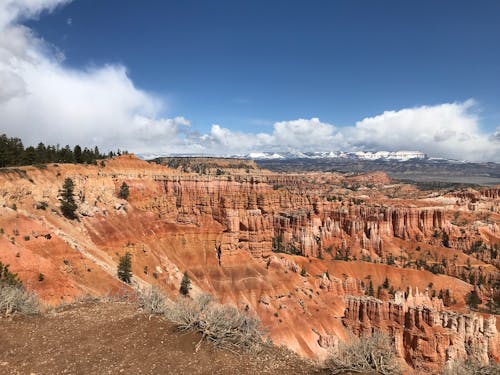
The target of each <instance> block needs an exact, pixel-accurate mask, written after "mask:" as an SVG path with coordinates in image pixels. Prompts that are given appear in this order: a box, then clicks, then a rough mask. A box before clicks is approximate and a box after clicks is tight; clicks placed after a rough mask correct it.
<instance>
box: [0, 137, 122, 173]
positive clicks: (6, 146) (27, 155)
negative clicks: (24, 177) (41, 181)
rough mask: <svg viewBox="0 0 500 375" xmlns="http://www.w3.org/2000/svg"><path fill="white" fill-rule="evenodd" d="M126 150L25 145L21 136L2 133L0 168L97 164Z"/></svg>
mask: <svg viewBox="0 0 500 375" xmlns="http://www.w3.org/2000/svg"><path fill="white" fill-rule="evenodd" d="M126 153H127V152H126V151H120V150H119V149H118V150H117V151H116V152H113V151H110V152H109V153H107V154H103V153H101V152H100V151H99V148H98V147H97V146H95V147H94V148H87V147H84V148H83V149H82V147H81V146H80V145H76V146H74V147H73V148H71V147H70V146H69V145H66V146H64V147H60V146H59V145H56V146H54V145H47V146H46V145H44V144H43V143H42V142H40V143H39V144H38V145H37V146H36V147H33V146H29V147H24V145H23V142H22V141H21V139H20V138H15V137H7V135H5V134H2V135H0V168H4V167H14V166H21V165H33V164H46V163H77V164H95V163H96V161H97V160H98V159H106V158H111V157H113V156H116V155H121V154H126Z"/></svg>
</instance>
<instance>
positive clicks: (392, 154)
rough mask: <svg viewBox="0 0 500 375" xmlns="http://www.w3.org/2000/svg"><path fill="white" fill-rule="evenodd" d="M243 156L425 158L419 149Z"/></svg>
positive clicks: (261, 153)
mask: <svg viewBox="0 0 500 375" xmlns="http://www.w3.org/2000/svg"><path fill="white" fill-rule="evenodd" d="M244 157H245V158H248V159H255V160H266V159H299V158H305V159H326V158H348V159H360V160H399V161H407V160H411V159H427V155H426V154H424V153H423V152H420V151H377V152H365V151H357V152H343V151H336V152H333V151H330V152H328V151H325V152H304V153H302V152H300V153H297V152H251V153H249V154H247V155H244Z"/></svg>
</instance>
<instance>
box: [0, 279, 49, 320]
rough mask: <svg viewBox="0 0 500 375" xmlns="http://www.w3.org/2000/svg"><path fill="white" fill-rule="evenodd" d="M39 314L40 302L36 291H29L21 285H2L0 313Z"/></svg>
mask: <svg viewBox="0 0 500 375" xmlns="http://www.w3.org/2000/svg"><path fill="white" fill-rule="evenodd" d="M15 313H20V314H39V313H40V303H39V302H38V298H37V297H36V295H35V294H34V293H31V292H27V291H26V290H24V289H23V288H22V287H21V286H17V285H2V286H0V314H3V315H12V314H15Z"/></svg>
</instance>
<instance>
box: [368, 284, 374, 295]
mask: <svg viewBox="0 0 500 375" xmlns="http://www.w3.org/2000/svg"><path fill="white" fill-rule="evenodd" d="M368 295H369V296H372V297H373V296H374V295H375V290H374V289H373V282H372V281H371V280H370V283H369V284H368Z"/></svg>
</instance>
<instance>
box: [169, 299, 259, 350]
mask: <svg viewBox="0 0 500 375" xmlns="http://www.w3.org/2000/svg"><path fill="white" fill-rule="evenodd" d="M165 316H166V317H167V318H168V319H169V320H171V321H172V322H174V323H175V324H176V325H177V327H178V328H179V329H180V330H189V331H194V332H199V333H201V335H202V338H201V340H200V342H199V343H198V346H197V347H199V345H200V343H201V341H202V340H204V339H205V340H207V341H210V342H212V343H214V344H215V345H217V346H219V347H222V348H224V349H228V350H238V349H246V350H256V349H258V348H259V347H260V346H261V344H262V334H263V331H262V329H261V327H260V321H259V320H258V319H256V318H253V317H251V316H249V315H247V314H245V313H242V312H240V311H239V310H238V309H237V308H235V307H233V306H230V305H221V304H218V303H216V302H214V301H213V300H212V297H211V296H210V295H207V294H203V295H200V296H198V297H196V298H195V299H190V298H185V297H181V298H179V299H178V300H177V302H175V303H174V304H172V305H171V306H168V307H167V308H166V311H165Z"/></svg>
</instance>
